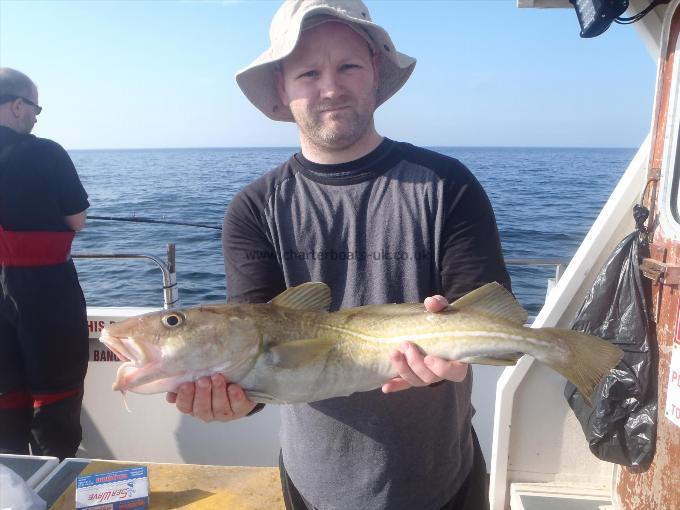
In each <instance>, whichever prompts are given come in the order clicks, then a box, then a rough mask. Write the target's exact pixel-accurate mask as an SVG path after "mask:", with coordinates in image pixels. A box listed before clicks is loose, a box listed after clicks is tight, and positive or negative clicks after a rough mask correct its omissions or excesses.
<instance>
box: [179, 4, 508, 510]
mask: <svg viewBox="0 0 680 510" xmlns="http://www.w3.org/2000/svg"><path fill="white" fill-rule="evenodd" d="M270 36H271V47H270V48H269V49H268V50H267V51H266V52H265V53H263V54H262V55H261V56H260V57H259V58H258V59H256V60H255V61H254V62H253V63H252V64H251V65H250V66H249V67H247V68H246V69H244V70H242V71H241V72H239V73H238V74H237V77H236V79H237V82H238V84H239V86H240V87H241V89H242V90H243V92H244V93H245V94H246V96H247V97H248V99H249V100H250V101H251V102H252V103H253V104H254V105H255V106H256V107H257V108H259V109H260V110H261V111H262V112H263V113H264V114H265V115H267V116H268V117H270V118H271V119H273V120H278V121H286V122H295V123H296V124H297V126H298V131H299V136H300V145H301V149H302V150H301V153H298V154H295V155H294V156H292V157H291V158H290V160H288V161H287V162H286V163H284V164H283V165H281V166H280V167H278V168H276V169H274V170H273V171H271V172H270V173H268V174H267V175H265V176H263V177H262V178H261V179H258V180H257V181H255V182H254V183H252V184H251V185H249V186H248V187H246V188H245V189H244V190H242V191H241V192H240V193H239V194H238V195H237V196H236V197H235V198H234V200H233V201H232V202H231V204H230V206H229V210H228V211H227V214H226V217H225V223H224V238H223V242H224V254H225V270H226V274H227V287H228V295H229V301H230V302H234V303H239V302H240V303H257V302H266V301H269V300H271V299H272V298H274V297H275V296H276V295H277V294H279V293H280V292H281V291H283V290H285V289H286V288H287V287H291V286H294V285H297V284H300V283H303V282H307V281H323V282H325V283H326V284H328V286H329V287H330V289H331V291H332V300H331V301H332V302H331V306H330V308H331V310H337V309H340V308H347V307H352V306H358V305H367V304H381V303H392V302H397V303H399V302H414V301H421V302H422V301H423V300H425V306H426V308H427V309H428V310H429V311H433V312H434V311H439V310H441V309H443V308H445V307H446V306H447V305H448V301H451V300H453V299H455V298H458V297H460V296H462V295H463V294H465V293H467V292H469V291H472V290H474V289H476V288H478V287H480V286H482V285H483V284H485V283H488V282H494V281H495V282H499V283H501V284H503V285H505V286H506V287H507V288H509V287H510V282H509V277H508V274H507V271H506V269H505V266H504V263H503V258H502V254H501V248H500V242H499V236H498V232H497V227H496V222H495V219H494V215H493V212H492V209H491V206H490V204H489V201H488V199H487V196H486V194H485V193H484V191H483V189H482V188H481V186H480V185H479V183H478V182H477V180H476V179H475V178H474V177H473V176H472V174H470V172H469V171H468V170H467V169H466V168H465V167H464V166H463V165H462V164H461V163H460V162H458V161H457V160H455V159H452V158H449V157H446V156H443V155H441V154H437V153H434V152H431V151H427V150H424V149H421V148H418V147H414V146H412V145H409V144H406V143H400V142H395V141H392V140H389V139H387V138H384V137H383V136H381V135H379V134H378V132H377V131H376V129H375V126H374V121H373V113H374V111H375V109H376V108H377V107H378V106H379V105H380V104H381V103H383V102H384V101H386V100H387V99H388V98H389V97H391V96H392V95H393V94H394V93H396V92H397V91H398V90H399V88H401V86H402V85H403V84H404V83H405V82H406V81H407V79H408V78H409V76H410V74H411V72H412V71H413V69H414V67H415V59H413V58H411V57H409V56H407V55H404V54H402V53H399V52H397V50H396V49H395V47H394V44H393V43H392V41H391V39H390V37H389V35H388V34H387V32H386V31H385V30H384V29H383V28H381V27H380V26H378V25H376V24H374V23H373V22H372V21H371V19H370V15H369V12H368V10H367V8H366V7H365V6H364V5H363V3H362V2H360V1H351V0H348V1H335V0H325V1H316V0H305V1H289V2H284V4H283V5H282V6H281V8H280V9H279V11H278V12H277V13H276V15H275V17H274V19H273V21H272V26H271V31H270ZM439 294H441V295H443V296H445V297H442V296H441V295H439ZM433 295H434V296H433ZM428 296H429V297H428ZM432 296H433V297H432ZM447 300H448V301H447ZM390 361H391V363H392V365H393V367H394V368H395V369H396V371H397V372H398V373H399V377H396V378H394V379H391V380H389V381H386V382H385V384H384V385H383V387H382V391H380V390H375V391H370V392H363V393H356V394H354V395H352V396H350V397H340V398H334V399H328V400H323V401H319V402H315V403H312V404H294V405H287V406H283V407H282V431H281V442H282V462H281V470H282V473H281V474H282V482H283V485H284V493H285V500H286V504H287V507H288V508H295V509H298V508H313V507H315V508H347V509H349V508H371V509H375V508H389V509H402V508H403V509H414V508H419V509H426V508H427V509H430V508H431V509H439V508H470V509H473V508H474V509H477V510H478V509H482V508H484V507H486V506H488V501H487V493H486V481H485V476H486V470H485V465H484V460H483V458H482V454H481V450H480V448H479V445H478V443H477V441H476V438H475V437H474V432H473V431H472V428H471V422H470V420H471V417H472V406H471V404H470V391H471V385H472V377H471V375H470V374H468V368H467V365H466V364H464V363H459V362H456V361H447V360H444V359H442V358H438V357H434V356H423V355H421V353H420V352H419V351H418V349H416V348H414V347H413V346H412V345H411V344H409V343H404V344H402V345H400V347H399V349H395V350H394V351H393V352H392V353H391V355H390ZM440 381H442V382H440ZM413 387H415V389H411V390H409V391H400V390H406V389H408V388H413ZM175 399H176V405H177V408H178V409H179V410H180V411H182V412H184V413H189V414H193V415H194V416H196V417H198V418H200V419H203V420H205V421H213V420H219V421H228V420H232V419H236V418H241V417H243V416H245V415H247V414H248V413H250V412H252V411H253V410H254V408H255V403H254V402H252V401H250V400H249V399H248V398H247V397H246V396H245V394H244V393H243V390H242V389H241V388H240V387H239V386H237V385H234V384H229V383H225V381H224V378H223V377H222V376H221V375H218V376H213V377H212V378H208V377H206V378H202V379H199V380H198V381H197V383H196V384H195V385H194V384H190V383H188V384H185V385H183V386H181V387H180V388H179V390H178V392H177V394H176V396H175V394H170V395H169V400H170V401H174V400H175Z"/></svg>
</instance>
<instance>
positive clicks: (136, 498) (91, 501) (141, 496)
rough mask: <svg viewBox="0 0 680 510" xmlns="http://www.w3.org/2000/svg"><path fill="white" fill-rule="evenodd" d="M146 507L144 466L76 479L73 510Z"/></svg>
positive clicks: (146, 485)
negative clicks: (74, 507)
mask: <svg viewBox="0 0 680 510" xmlns="http://www.w3.org/2000/svg"><path fill="white" fill-rule="evenodd" d="M148 507H149V477H148V474H147V469H146V467H144V466H142V467H135V468H129V469H121V470H119V471H111V472H109V473H98V474H93V475H86V476H79V477H78V478H77V479H76V510H81V509H82V510H84V509H87V510H127V509H135V510H143V509H146V508H148Z"/></svg>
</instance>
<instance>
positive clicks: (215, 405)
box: [165, 374, 256, 422]
mask: <svg viewBox="0 0 680 510" xmlns="http://www.w3.org/2000/svg"><path fill="white" fill-rule="evenodd" d="M165 400H167V401H168V402H169V403H170V404H175V405H176V406H177V409H179V411H180V412H182V413H184V414H190V415H191V416H195V417H196V418H199V419H201V420H203V421H205V422H211V421H231V420H236V419H238V418H243V417H244V416H245V415H247V414H248V413H249V412H250V411H252V410H253V408H254V407H255V405H256V404H255V402H253V401H252V400H250V399H248V397H246V395H245V393H244V392H243V389H242V388H241V387H240V386H238V385H237V384H228V383H227V381H226V379H225V378H224V376H223V375H222V374H214V375H212V376H210V377H201V378H200V379H198V380H197V381H196V383H195V384H194V383H184V384H182V385H181V386H180V387H179V388H178V390H177V393H168V394H166V396H165Z"/></svg>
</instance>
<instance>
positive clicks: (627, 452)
mask: <svg viewBox="0 0 680 510" xmlns="http://www.w3.org/2000/svg"><path fill="white" fill-rule="evenodd" d="M633 214H634V216H635V222H636V225H637V230H636V231H635V232H633V233H631V234H630V235H628V236H627V237H626V238H624V239H623V241H621V242H620V243H619V245H618V246H617V247H616V248H615V249H614V252H613V253H612V254H611V255H610V257H609V259H608V260H607V262H606V263H605V264H604V266H603V268H602V269H601V270H600V273H599V274H598V276H597V278H596V279H595V282H594V283H593V285H592V287H591V289H590V291H589V292H588V295H587V296H586V298H585V300H584V302H583V304H582V305H581V309H580V310H579V311H578V313H577V314H576V318H575V320H574V323H573V325H572V329H574V330H577V331H581V332H583V333H588V334H591V335H596V336H599V337H600V338H603V339H605V340H608V341H610V342H611V343H612V344H614V345H616V346H617V347H619V348H621V349H622V350H623V351H624V356H623V359H622V360H621V362H620V363H619V364H618V365H617V366H616V367H614V368H613V369H612V370H611V371H610V372H609V374H608V375H607V376H606V377H605V378H604V379H603V380H602V382H601V383H600V384H599V385H598V386H597V388H596V389H595V392H594V394H593V407H590V406H588V404H586V403H585V401H584V400H583V397H582V396H581V394H580V393H579V392H578V391H576V388H575V387H574V385H573V384H571V383H569V382H567V385H566V387H565V389H564V396H565V397H566V399H567V401H568V402H569V405H570V406H571V408H572V409H573V411H574V413H575V414H576V417H577V418H578V420H579V422H580V423H581V427H582V428H583V432H584V433H585V436H586V439H587V440H588V444H589V446H590V450H591V451H592V452H593V454H595V456H596V457H598V458H600V459H602V460H605V461H608V462H613V463H616V464H622V465H625V466H630V467H646V466H647V465H649V463H650V462H651V461H652V458H653V457H654V446H655V444H656V424H657V388H656V386H657V385H656V368H655V351H654V349H653V348H652V345H653V344H652V338H651V336H650V335H653V331H650V329H649V327H648V315H647V305H646V302H645V296H644V291H643V287H642V276H641V274H640V260H641V259H642V257H644V256H646V253H647V233H646V230H645V227H644V225H643V223H644V221H645V220H646V219H647V216H648V215H649V212H648V211H647V209H645V208H643V207H641V206H635V209H634V213H633Z"/></svg>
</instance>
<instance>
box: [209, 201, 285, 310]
mask: <svg viewBox="0 0 680 510" xmlns="http://www.w3.org/2000/svg"><path fill="white" fill-rule="evenodd" d="M222 249H223V251H224V271H225V274H226V277H227V296H228V299H227V300H228V301H229V302H230V303H264V302H267V301H269V300H270V299H272V298H273V297H275V296H276V295H277V294H279V293H281V292H283V291H284V290H285V289H286V283H285V279H284V277H283V271H282V269H281V265H280V264H279V260H278V258H277V256H276V250H275V249H274V247H273V246H272V243H271V241H270V240H269V238H268V236H267V232H266V222H265V220H264V199H263V198H260V196H258V195H257V194H253V195H249V194H248V193H246V192H245V191H241V192H239V193H237V194H236V196H235V197H234V199H233V200H232V201H231V203H230V204H229V207H228V208H227V212H226V214H225V217H224V226H223V230H222Z"/></svg>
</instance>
